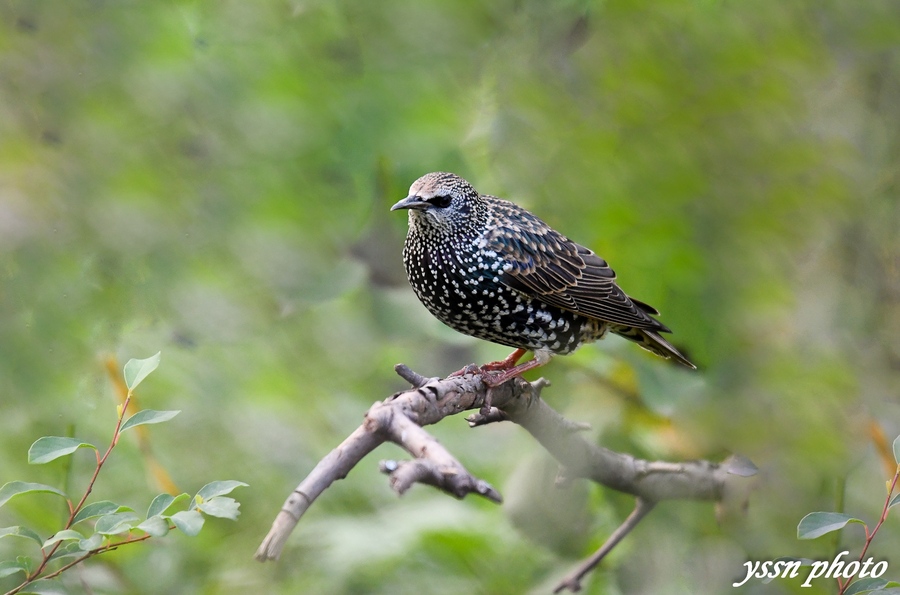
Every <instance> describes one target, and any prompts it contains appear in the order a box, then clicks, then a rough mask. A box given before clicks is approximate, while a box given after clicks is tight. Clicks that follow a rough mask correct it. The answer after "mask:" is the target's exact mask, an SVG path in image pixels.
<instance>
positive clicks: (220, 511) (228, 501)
mask: <svg viewBox="0 0 900 595" xmlns="http://www.w3.org/2000/svg"><path fill="white" fill-rule="evenodd" d="M240 507H241V505H240V503H239V502H237V501H236V500H235V499H234V498H229V497H227V496H216V497H215V498H210V499H209V500H205V501H203V502H200V503H199V504H197V509H198V510H200V511H201V512H203V513H205V514H208V515H209V516H214V517H219V518H222V519H231V520H232V521H236V520H237V518H238V515H239V514H241V511H240V510H238V509H239V508H240Z"/></svg>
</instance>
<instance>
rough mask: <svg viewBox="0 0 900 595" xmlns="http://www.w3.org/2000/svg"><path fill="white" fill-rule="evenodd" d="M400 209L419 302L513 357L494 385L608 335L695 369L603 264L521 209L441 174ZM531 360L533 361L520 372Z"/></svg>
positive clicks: (416, 186) (419, 184) (413, 191)
mask: <svg viewBox="0 0 900 595" xmlns="http://www.w3.org/2000/svg"><path fill="white" fill-rule="evenodd" d="M398 209H406V210H408V211H409V232H408V234H407V236H406V244H405V245H404V248H403V263H404V265H405V266H406V274H407V277H408V278H409V283H410V285H412V288H413V290H414V291H415V293H416V295H417V296H418V297H419V300H420V301H421V302H422V303H423V304H424V305H425V307H426V308H428V310H429V311H430V312H431V313H432V314H433V315H434V316H435V317H437V319H438V320H440V321H441V322H443V323H444V324H446V325H447V326H449V327H450V328H452V329H455V330H457V331H459V332H461V333H464V334H466V335H472V336H473V337H478V338H479V339H485V340H487V341H491V342H493V343H499V344H501V345H506V346H509V347H514V348H515V349H516V351H515V352H513V353H512V354H511V355H510V356H509V357H508V358H506V359H505V360H502V361H499V362H491V363H489V364H486V365H484V366H482V368H481V370H482V373H483V376H484V378H485V382H486V383H487V384H488V385H490V386H497V385H499V384H502V383H503V382H505V381H507V380H509V379H510V378H513V377H516V376H519V375H520V374H522V372H524V371H526V370H530V369H532V368H536V367H538V366H541V365H543V364H545V363H547V362H548V361H549V360H550V358H551V357H552V356H553V355H554V354H561V355H566V354H569V353H572V352H573V351H575V350H576V349H578V348H579V347H581V346H582V345H584V344H585V343H591V342H593V341H597V340H599V339H601V338H603V336H604V335H605V334H606V333H607V331H611V332H613V333H615V334H617V335H620V336H622V337H624V338H626V339H628V340H629V341H633V342H635V343H637V344H638V345H640V346H641V347H643V348H644V349H647V350H648V351H651V352H653V353H655V354H656V355H658V356H660V357H664V358H666V359H668V358H672V359H674V360H675V361H677V362H679V363H680V364H683V365H685V366H687V367H689V368H696V366H694V364H692V363H691V362H690V361H688V359H687V358H685V357H684V356H683V355H682V354H681V353H679V352H678V350H677V349H675V347H673V346H672V345H671V344H670V343H669V342H668V341H666V340H665V339H664V338H662V337H661V336H660V333H669V332H671V331H670V330H669V329H668V328H667V327H666V326H665V325H664V324H662V323H661V322H659V321H658V320H656V319H655V318H653V317H652V316H655V315H658V314H659V312H657V311H656V310H655V309H654V308H653V307H651V306H649V305H647V304H645V303H643V302H640V301H638V300H636V299H634V298H631V297H628V296H627V295H625V292H624V291H622V290H621V289H620V288H619V286H618V285H617V284H616V274H615V273H614V272H613V270H612V269H611V268H610V267H609V265H608V264H607V263H606V261H605V260H603V259H602V258H600V257H599V256H597V255H596V254H594V252H593V251H591V250H589V249H588V248H585V247H584V246H581V245H579V244H576V243H575V242H573V241H572V240H570V239H569V238H567V237H566V236H564V235H562V234H561V233H559V232H558V231H556V230H554V229H552V228H551V227H550V226H549V225H547V224H546V223H544V222H543V221H541V220H540V219H538V218H537V217H535V216H534V215H532V214H531V213H529V212H528V211H526V210H525V209H523V208H522V207H519V206H518V205H515V204H513V203H511V202H509V201H506V200H502V199H500V198H497V197H495V196H489V195H483V194H479V193H478V192H477V191H476V190H475V188H473V187H472V185H471V184H469V182H467V181H466V180H464V179H462V178H461V177H459V176H457V175H454V174H451V173H445V172H435V173H430V174H426V175H424V176H422V177H421V178H419V179H418V180H416V181H415V182H413V185H412V186H410V188H409V196H407V197H406V198H404V199H403V200H401V201H400V202H398V203H397V204H395V205H394V206H393V207H391V210H392V211H396V210H398ZM527 351H533V352H534V358H533V359H532V360H530V361H528V362H526V363H524V364H519V365H516V363H517V362H518V360H519V359H520V358H521V357H522V356H523V355H524V354H525V353H526V352H527Z"/></svg>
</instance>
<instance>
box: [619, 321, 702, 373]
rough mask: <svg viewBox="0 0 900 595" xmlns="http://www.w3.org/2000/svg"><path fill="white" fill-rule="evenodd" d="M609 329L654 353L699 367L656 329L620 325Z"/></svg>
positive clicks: (685, 364) (694, 368) (695, 367)
mask: <svg viewBox="0 0 900 595" xmlns="http://www.w3.org/2000/svg"><path fill="white" fill-rule="evenodd" d="M609 330H611V331H612V332H614V333H615V334H617V335H619V336H620V337H624V338H626V339H628V340H629V341H634V342H635V343H637V344H638V345H640V346H641V347H643V348H644V349H646V350H647V351H649V352H650V353H654V354H656V355H658V356H660V357H664V358H666V359H670V358H671V359H674V360H675V361H676V362H678V363H679V364H681V365H683V366H687V367H688V368H691V369H693V370H696V369H697V366H695V365H694V364H692V363H691V362H690V360H688V358H686V357H684V356H683V355H681V352H680V351H678V350H677V349H675V346H674V345H672V344H671V343H669V342H668V341H666V340H665V339H663V338H662V337H661V336H660V335H659V333H658V332H656V331H652V330H650V329H643V328H635V327H632V326H620V325H614V326H613V325H610V327H609Z"/></svg>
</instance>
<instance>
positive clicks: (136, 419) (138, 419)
mask: <svg viewBox="0 0 900 595" xmlns="http://www.w3.org/2000/svg"><path fill="white" fill-rule="evenodd" d="M179 413H181V411H154V410H153V409H144V410H143V411H138V412H137V413H135V414H134V415H132V416H131V417H129V418H128V419H127V420H125V423H123V424H122V429H121V430H120V431H121V432H124V431H125V430H127V429H129V428H133V427H135V426H142V425H144V424H159V423H162V422H164V421H169V420H170V419H172V418H173V417H175V416H176V415H178V414H179Z"/></svg>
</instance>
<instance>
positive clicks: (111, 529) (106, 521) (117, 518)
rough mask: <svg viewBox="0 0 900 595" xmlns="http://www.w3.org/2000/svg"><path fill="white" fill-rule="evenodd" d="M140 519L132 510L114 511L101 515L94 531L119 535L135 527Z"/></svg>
mask: <svg viewBox="0 0 900 595" xmlns="http://www.w3.org/2000/svg"><path fill="white" fill-rule="evenodd" d="M139 520H140V517H138V515H136V514H135V513H133V512H131V511H125V512H114V513H112V514H107V515H104V516H102V517H100V518H99V519H98V520H97V524H96V525H95V526H94V531H96V532H97V533H99V534H101V535H117V534H119V533H125V532H127V531H129V530H131V529H132V528H134V526H135V525H136V524H137V521H139Z"/></svg>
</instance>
